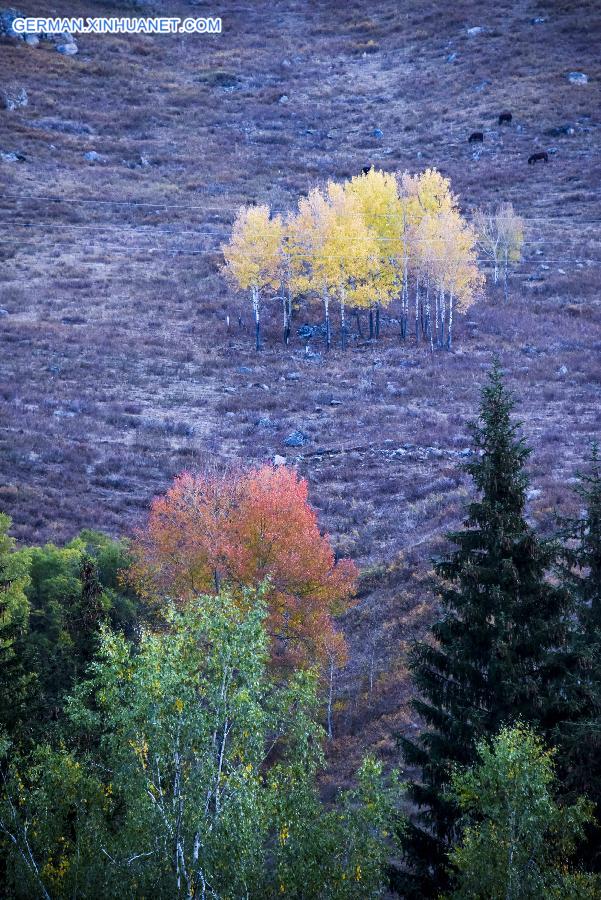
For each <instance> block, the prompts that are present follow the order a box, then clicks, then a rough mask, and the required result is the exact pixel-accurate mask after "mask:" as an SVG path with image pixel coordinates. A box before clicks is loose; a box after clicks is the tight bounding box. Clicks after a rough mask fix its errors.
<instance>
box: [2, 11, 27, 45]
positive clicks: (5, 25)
mask: <svg viewBox="0 0 601 900" xmlns="http://www.w3.org/2000/svg"><path fill="white" fill-rule="evenodd" d="M21 18H23V13H22V12H19V10H17V9H14V8H12V7H10V8H9V9H0V37H6V38H12V39H13V40H15V41H22V40H23V35H22V34H17V32H16V31H13V22H14V21H15V19H21Z"/></svg>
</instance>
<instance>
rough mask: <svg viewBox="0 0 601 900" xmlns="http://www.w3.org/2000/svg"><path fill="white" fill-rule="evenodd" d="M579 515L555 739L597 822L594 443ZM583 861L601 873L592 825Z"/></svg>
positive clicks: (599, 593)
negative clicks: (564, 691)
mask: <svg viewBox="0 0 601 900" xmlns="http://www.w3.org/2000/svg"><path fill="white" fill-rule="evenodd" d="M578 474H579V481H580V483H579V485H578V487H577V488H576V492H577V494H578V495H579V497H580V499H581V501H582V510H581V514H580V515H579V516H578V517H576V518H574V519H570V520H564V522H563V523H562V524H563V528H562V532H563V538H564V542H565V543H564V551H563V559H562V563H563V566H562V574H563V580H564V584H565V585H566V587H567V589H568V590H570V591H571V593H572V594H573V596H574V598H575V601H576V610H577V616H576V618H575V628H574V632H573V649H574V653H575V657H576V664H575V665H574V668H573V675H572V678H571V680H570V684H569V698H570V704H571V710H572V715H571V716H570V718H569V719H568V721H566V722H564V723H561V725H560V727H559V728H558V730H557V736H556V742H557V744H558V746H559V749H560V754H559V764H560V772H561V776H562V780H563V781H564V785H565V787H566V788H567V789H568V790H569V791H570V792H572V793H573V794H577V793H585V794H587V796H588V797H589V799H590V800H592V801H593V803H594V804H595V818H596V820H597V822H601V458H600V456H599V448H598V446H597V445H596V444H594V445H593V448H592V453H591V459H590V465H589V467H588V472H586V473H578ZM581 857H582V859H583V861H584V862H585V863H586V864H587V866H589V867H593V868H594V869H595V871H597V872H601V830H600V829H599V827H598V826H596V827H595V826H591V827H590V828H589V830H588V842H587V845H586V847H585V848H584V850H583V852H582V853H581Z"/></svg>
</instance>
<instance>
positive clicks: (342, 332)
mask: <svg viewBox="0 0 601 900" xmlns="http://www.w3.org/2000/svg"><path fill="white" fill-rule="evenodd" d="M344 300H345V295H344V288H341V289H340V345H341V347H342V349H343V350H346V320H345V317H344Z"/></svg>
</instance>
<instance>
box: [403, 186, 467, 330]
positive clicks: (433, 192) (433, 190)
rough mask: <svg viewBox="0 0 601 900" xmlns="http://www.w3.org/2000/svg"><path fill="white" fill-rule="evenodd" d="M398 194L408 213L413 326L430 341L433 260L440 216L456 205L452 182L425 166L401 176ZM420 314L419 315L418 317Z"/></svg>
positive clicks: (437, 302)
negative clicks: (413, 297) (404, 200)
mask: <svg viewBox="0 0 601 900" xmlns="http://www.w3.org/2000/svg"><path fill="white" fill-rule="evenodd" d="M401 193H402V196H403V197H404V198H406V203H407V204H408V209H409V210H410V212H411V231H410V245H412V247H411V251H412V257H413V260H414V267H415V325H416V338H417V337H418V335H419V323H420V319H421V330H422V334H424V336H425V337H427V338H429V340H430V343H431V344H432V342H433V334H432V331H433V323H434V327H435V328H439V322H440V293H439V292H437V291H436V283H435V279H436V278H437V275H438V273H437V271H435V269H436V262H437V259H436V257H437V255H438V254H439V253H440V249H441V248H440V233H439V230H438V227H437V222H438V219H439V218H440V216H441V215H442V214H443V213H444V212H447V211H450V210H451V209H454V208H455V207H456V205H457V198H456V197H455V195H454V194H453V193H452V192H451V184H450V181H449V179H448V178H445V177H444V176H443V175H441V174H440V172H438V171H437V170H436V169H426V170H425V171H424V172H421V173H420V174H419V175H409V174H408V173H405V174H404V175H402V176H401ZM432 289H434V307H435V310H434V316H432V314H431V293H432ZM420 313H421V316H420Z"/></svg>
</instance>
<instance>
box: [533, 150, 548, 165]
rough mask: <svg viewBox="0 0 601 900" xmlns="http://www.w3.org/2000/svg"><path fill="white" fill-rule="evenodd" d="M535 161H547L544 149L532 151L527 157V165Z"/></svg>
mask: <svg viewBox="0 0 601 900" xmlns="http://www.w3.org/2000/svg"><path fill="white" fill-rule="evenodd" d="M536 162H546V163H548V162H549V154H548V153H547V151H546V150H541V151H540V153H533V154H532V156H529V157H528V165H529V166H532V165H534V163H536Z"/></svg>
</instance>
